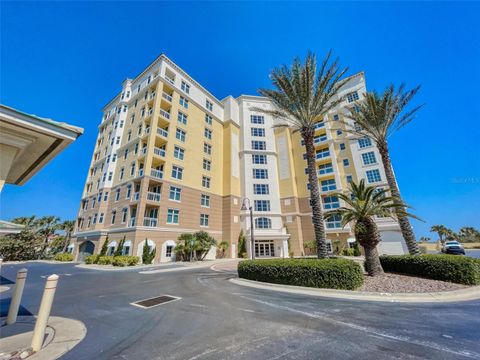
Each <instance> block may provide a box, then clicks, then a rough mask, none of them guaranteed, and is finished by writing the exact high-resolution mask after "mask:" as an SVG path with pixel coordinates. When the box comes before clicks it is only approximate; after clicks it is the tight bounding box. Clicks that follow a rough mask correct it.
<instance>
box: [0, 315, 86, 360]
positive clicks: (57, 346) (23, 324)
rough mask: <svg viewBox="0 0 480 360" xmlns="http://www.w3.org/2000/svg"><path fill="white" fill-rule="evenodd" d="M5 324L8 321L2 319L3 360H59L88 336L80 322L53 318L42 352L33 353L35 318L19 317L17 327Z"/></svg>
mask: <svg viewBox="0 0 480 360" xmlns="http://www.w3.org/2000/svg"><path fill="white" fill-rule="evenodd" d="M4 323H5V319H2V327H0V333H1V339H0V360H4V359H5V360H6V359H12V358H15V359H20V358H21V359H24V358H25V357H28V359H34V360H52V359H58V358H59V357H60V356H62V355H63V354H65V353H66V352H67V351H69V350H71V349H72V348H73V347H74V346H76V345H77V344H78V343H79V342H80V341H82V340H83V338H84V337H85V335H86V334H87V329H86V327H85V325H84V324H83V323H82V322H80V321H78V320H74V319H67V318H63V317H57V316H50V319H49V321H48V326H47V329H46V331H45V339H44V342H43V345H42V349H41V350H40V351H38V352H37V353H33V352H32V349H31V347H30V344H31V341H32V334H33V328H34V327H35V317H33V316H19V317H18V319H17V322H16V323H15V324H12V325H4Z"/></svg>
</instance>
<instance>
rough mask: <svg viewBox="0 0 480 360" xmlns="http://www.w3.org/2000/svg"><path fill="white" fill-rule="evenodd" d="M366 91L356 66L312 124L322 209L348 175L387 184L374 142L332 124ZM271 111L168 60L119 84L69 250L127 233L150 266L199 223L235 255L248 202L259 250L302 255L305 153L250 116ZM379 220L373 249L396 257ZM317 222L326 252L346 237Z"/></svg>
mask: <svg viewBox="0 0 480 360" xmlns="http://www.w3.org/2000/svg"><path fill="white" fill-rule="evenodd" d="M365 89H366V88H365V78H364V74H363V73H359V74H356V75H354V76H352V77H351V78H349V81H348V83H347V84H346V85H345V86H344V88H343V90H342V94H340V95H346V96H345V99H346V100H345V102H344V103H343V104H341V105H340V106H339V107H338V109H336V110H335V111H332V112H331V114H328V118H325V119H324V120H323V121H320V122H319V123H318V124H317V133H316V137H315V143H316V147H317V155H316V156H317V161H318V179H319V186H320V189H321V193H322V200H323V205H324V208H325V210H328V209H333V208H335V207H338V206H339V205H340V202H339V199H338V198H337V197H336V196H334V195H332V194H333V192H335V191H342V190H346V189H347V187H348V182H349V181H351V180H354V181H358V180H359V179H360V178H366V179H367V181H368V182H369V183H371V184H375V185H380V186H384V187H386V186H387V184H386V182H385V173H384V169H383V166H382V164H381V162H380V157H379V154H378V150H377V149H376V147H375V144H374V143H373V142H372V141H371V140H370V139H368V138H365V139H360V140H356V139H352V138H351V137H349V135H347V134H346V133H345V131H344V129H342V126H341V125H340V124H341V122H336V120H339V119H341V118H342V116H343V115H342V112H343V109H344V108H345V107H346V106H352V105H353V102H354V101H355V100H357V99H360V98H361V96H362V94H363V93H364V92H365ZM271 106H272V104H271V103H270V102H269V101H268V100H267V99H266V98H263V97H258V96H240V97H238V98H233V97H231V96H228V97H227V98H225V99H223V100H218V99H216V98H215V97H214V96H213V95H212V94H211V93H210V92H208V91H207V90H206V89H205V88H203V87H202V86H201V85H200V84H199V83H197V82H196V81H195V80H193V79H192V78H191V77H190V76H189V75H188V74H187V73H186V72H184V71H183V70H182V69H181V68H179V67H178V66H177V65H176V64H175V63H173V62H172V61H171V60H170V59H169V58H168V57H166V56H165V55H160V56H159V57H158V58H157V59H156V60H155V61H154V62H153V63H152V64H150V65H149V66H148V67H147V68H146V69H145V70H144V71H143V72H142V73H141V74H140V75H138V76H137V77H136V78H134V79H128V80H126V81H125V82H124V83H123V86H122V91H121V92H120V93H119V94H118V95H117V96H116V97H115V98H113V99H112V100H111V101H110V102H109V103H108V104H107V105H106V106H105V108H104V109H103V112H104V116H103V118H102V122H101V123H100V125H99V133H98V138H97V142H96V145H95V149H94V152H93V157H92V162H91V165H90V168H89V172H88V178H87V181H86V184H85V188H84V192H83V196H82V200H81V205H80V210H79V213H78V220H77V228H76V236H75V239H76V241H75V243H74V244H72V245H73V247H74V249H75V250H74V251H75V253H76V254H79V258H82V257H83V256H84V255H85V254H91V253H94V252H98V251H99V249H100V247H101V245H102V244H103V241H105V239H106V238H107V235H108V239H109V240H108V241H109V248H110V249H111V251H113V249H114V248H115V247H116V246H117V244H118V242H119V240H120V239H121V238H123V237H125V238H126V239H127V241H126V242H125V246H124V249H123V250H124V253H128V254H131V255H141V252H142V248H143V245H144V244H145V241H146V242H147V244H148V245H149V246H151V247H155V248H156V249H157V251H156V259H155V262H165V261H171V260H172V259H173V257H174V255H173V248H174V247H175V241H176V239H177V238H178V236H179V235H180V234H181V233H185V232H195V231H198V230H206V231H208V232H209V233H210V234H211V235H212V236H213V237H214V238H215V239H216V240H217V241H223V240H225V241H227V242H228V243H229V244H230V247H229V251H228V255H229V256H230V257H236V255H237V252H238V244H237V239H238V235H239V232H240V230H241V229H243V230H244V232H245V234H246V236H247V238H248V237H249V236H250V230H249V229H250V226H251V224H250V218H249V214H248V213H247V212H244V211H241V205H242V201H243V199H245V198H248V199H249V201H250V206H252V208H253V218H254V224H253V225H254V235H255V236H254V238H255V245H254V251H255V254H256V256H279V257H286V256H288V253H289V251H290V252H293V253H294V254H295V255H302V254H303V243H304V241H307V240H313V239H314V233H313V224H312V221H311V208H310V206H309V190H308V188H307V175H306V172H305V168H306V160H305V155H304V153H305V149H304V146H303V144H302V140H301V138H300V135H299V134H298V133H292V131H291V130H290V129H289V128H282V127H274V126H273V125H274V124H276V123H277V122H278V121H279V120H278V119H273V118H272V117H271V116H269V115H265V114H264V113H261V112H256V111H254V109H255V108H266V109H267V108H270V107H271ZM327 120H331V121H327ZM378 224H379V227H380V231H381V234H382V239H383V242H382V244H381V245H380V247H381V249H380V252H381V253H403V252H405V249H406V247H405V244H404V243H403V240H402V237H401V233H400V231H399V226H398V224H397V223H396V222H394V221H393V220H392V219H390V218H384V219H378ZM326 228H327V237H328V242H329V244H330V246H329V248H330V250H333V249H332V244H338V243H342V244H344V245H345V246H348V245H350V244H351V243H353V242H354V238H353V236H352V233H351V229H350V228H349V227H345V228H341V226H340V221H339V219H332V220H329V221H327V222H326ZM336 240H339V242H336ZM248 250H249V251H250V246H249V249H248ZM209 256H211V257H213V256H215V252H214V250H213V249H212V252H211V254H209Z"/></svg>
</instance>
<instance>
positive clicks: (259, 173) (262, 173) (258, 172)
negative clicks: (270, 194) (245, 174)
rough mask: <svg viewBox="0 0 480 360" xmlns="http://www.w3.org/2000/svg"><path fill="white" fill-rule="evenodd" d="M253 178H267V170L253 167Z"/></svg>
mask: <svg viewBox="0 0 480 360" xmlns="http://www.w3.org/2000/svg"><path fill="white" fill-rule="evenodd" d="M253 178H254V179H268V170H267V169H253Z"/></svg>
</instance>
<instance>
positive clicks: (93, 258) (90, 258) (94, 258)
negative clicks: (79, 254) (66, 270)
mask: <svg viewBox="0 0 480 360" xmlns="http://www.w3.org/2000/svg"><path fill="white" fill-rule="evenodd" d="M99 257H100V256H99V255H88V256H87V257H86V258H85V264H89V265H91V264H96V263H97V262H98V258H99Z"/></svg>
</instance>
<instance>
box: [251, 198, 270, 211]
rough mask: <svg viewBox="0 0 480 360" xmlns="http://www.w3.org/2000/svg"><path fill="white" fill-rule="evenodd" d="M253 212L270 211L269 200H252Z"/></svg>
mask: <svg viewBox="0 0 480 360" xmlns="http://www.w3.org/2000/svg"><path fill="white" fill-rule="evenodd" d="M253 204H254V209H255V211H270V200H254V201H253Z"/></svg>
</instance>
